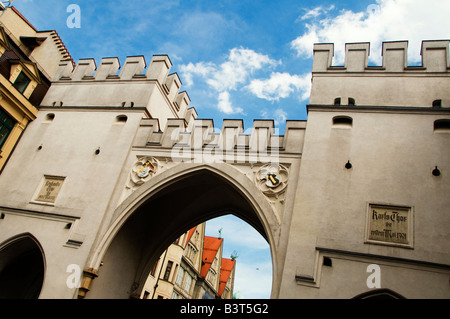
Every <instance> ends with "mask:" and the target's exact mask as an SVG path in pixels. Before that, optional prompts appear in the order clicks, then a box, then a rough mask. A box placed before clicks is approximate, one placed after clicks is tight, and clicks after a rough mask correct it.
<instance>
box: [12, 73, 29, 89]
mask: <svg viewBox="0 0 450 319" xmlns="http://www.w3.org/2000/svg"><path fill="white" fill-rule="evenodd" d="M30 82H31V80H30V79H29V78H28V76H26V75H25V73H23V72H20V73H19V75H18V76H17V78H16V80H15V81H14V87H15V88H16V89H17V90H18V91H19V92H20V93H23V92H25V90H26V88H27V86H28V84H30Z"/></svg>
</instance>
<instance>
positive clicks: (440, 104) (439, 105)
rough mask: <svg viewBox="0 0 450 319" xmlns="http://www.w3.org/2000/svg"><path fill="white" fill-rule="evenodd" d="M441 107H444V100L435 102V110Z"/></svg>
mask: <svg viewBox="0 0 450 319" xmlns="http://www.w3.org/2000/svg"><path fill="white" fill-rule="evenodd" d="M441 106H442V100H434V101H433V107H434V108H440V107H441Z"/></svg>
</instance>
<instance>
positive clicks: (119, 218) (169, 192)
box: [87, 163, 280, 297]
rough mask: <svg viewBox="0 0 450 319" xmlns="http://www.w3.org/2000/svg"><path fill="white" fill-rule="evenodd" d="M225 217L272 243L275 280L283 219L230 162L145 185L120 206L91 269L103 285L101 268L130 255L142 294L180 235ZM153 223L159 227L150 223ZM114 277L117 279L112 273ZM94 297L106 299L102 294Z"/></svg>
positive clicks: (186, 168) (167, 174)
mask: <svg viewBox="0 0 450 319" xmlns="http://www.w3.org/2000/svg"><path fill="white" fill-rule="evenodd" d="M226 214H233V215H236V216H237V217H239V218H241V219H243V220H244V221H246V222H247V223H249V224H250V225H251V226H253V227H254V228H255V229H256V230H257V231H259V232H260V233H261V234H262V236H263V237H264V238H265V239H266V240H267V242H268V243H269V246H270V250H271V255H272V268H273V274H274V275H273V278H272V279H273V282H275V276H276V274H277V265H276V257H275V256H276V245H277V239H278V237H279V231H280V221H279V218H278V216H277V215H276V213H275V212H274V211H273V210H272V207H271V206H270V204H269V202H268V201H267V200H266V198H265V195H264V194H263V193H262V192H261V191H260V190H259V189H258V188H257V187H256V185H255V184H254V183H253V181H252V180H251V179H250V178H248V177H247V176H245V174H243V173H242V172H241V171H239V170H238V169H237V168H235V167H233V166H231V165H229V164H226V163H212V164H192V163H180V164H179V165H177V166H175V167H174V168H172V169H170V170H167V171H164V172H162V173H160V174H159V175H156V176H154V177H153V178H152V179H151V180H149V181H148V182H147V183H145V184H143V185H142V186H140V188H139V189H138V190H136V191H135V192H134V193H133V194H131V195H130V196H129V197H128V198H127V199H125V200H124V202H123V203H122V204H120V205H119V206H118V207H117V208H116V210H115V212H114V214H113V218H112V222H111V224H110V226H109V228H108V229H107V231H106V232H105V233H104V235H103V236H102V239H101V241H100V242H99V244H98V246H97V248H96V249H95V251H94V254H93V255H92V256H93V257H92V259H91V261H90V264H88V266H87V267H88V268H90V269H94V270H95V271H97V270H98V273H99V278H97V279H96V282H97V281H102V278H101V277H102V276H103V275H102V273H101V272H103V273H104V274H105V273H107V271H106V270H104V268H106V267H105V266H103V267H102V268H101V269H99V268H100V264H102V262H104V264H105V265H106V264H107V262H110V263H111V262H112V261H113V260H114V259H113V257H112V256H113V255H114V254H115V257H114V258H119V256H124V254H128V255H127V256H128V257H127V258H128V259H127V265H125V264H124V265H123V268H127V267H131V268H133V271H135V274H134V278H133V284H132V285H133V286H134V287H133V289H132V290H135V291H139V289H140V288H142V287H141V286H143V284H144V283H145V279H146V277H147V275H148V272H149V271H150V270H151V267H152V266H153V263H154V262H155V261H156V258H157V257H159V256H160V254H161V253H162V252H163V251H164V249H166V248H167V247H168V246H169V244H170V243H171V242H172V241H173V240H174V239H175V237H176V236H177V235H179V234H180V233H183V232H185V231H187V230H189V229H190V228H191V227H193V226H196V225H198V224H200V223H201V222H204V221H206V220H209V219H211V218H214V217H219V216H222V215H226ZM152 222H153V223H154V224H155V225H151V224H152ZM144 225H145V226H144ZM127 232H128V233H127ZM132 237H133V238H132ZM172 237H173V238H172ZM143 242H144V243H145V244H143ZM144 245H145V248H146V249H147V250H148V253H147V252H144V253H141V254H140V256H139V260H135V261H134V263H133V261H132V259H133V258H134V257H133V256H134V255H133V254H137V253H138V252H137V251H138V250H139V249H141V250H142V249H143V247H144ZM138 246H139V247H138ZM141 246H142V247H141ZM126 247H127V248H126ZM133 249H135V250H136V251H135V252H134V253H132V252H131V250H133ZM120 250H122V252H120ZM108 252H109V253H108ZM105 259H108V260H107V261H105ZM121 259H122V260H124V258H121ZM137 264H139V265H138V266H136V265H137ZM136 267H137V268H136ZM109 275H110V276H112V275H113V271H112V270H111V271H110V274H109ZM128 280H131V279H128ZM94 286H95V282H94ZM127 288H129V287H127ZM272 289H273V287H272ZM128 290H129V289H128ZM93 291H95V287H94V288H93ZM91 295H93V296H95V297H100V296H101V294H97V293H93V294H91Z"/></svg>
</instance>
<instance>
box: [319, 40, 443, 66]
mask: <svg viewBox="0 0 450 319" xmlns="http://www.w3.org/2000/svg"><path fill="white" fill-rule="evenodd" d="M449 43H450V40H429V41H422V47H421V52H420V54H421V56H422V66H408V58H407V55H408V41H390V42H383V44H382V52H381V56H382V61H383V62H382V65H381V66H369V63H368V61H369V53H370V43H369V42H360V43H346V44H345V62H344V66H333V65H332V59H333V56H334V44H333V43H316V44H314V62H313V72H341V71H346V72H411V71H414V72H424V73H430V72H447V73H448V72H450V58H449Z"/></svg>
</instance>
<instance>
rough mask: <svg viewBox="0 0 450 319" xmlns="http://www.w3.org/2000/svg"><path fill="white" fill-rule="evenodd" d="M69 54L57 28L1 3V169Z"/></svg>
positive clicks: (34, 116) (34, 115)
mask: <svg viewBox="0 0 450 319" xmlns="http://www.w3.org/2000/svg"><path fill="white" fill-rule="evenodd" d="M64 59H69V60H71V58H70V55H69V54H68V52H67V50H66V49H65V46H64V44H63V43H62V41H61V39H60V38H59V36H58V34H57V33H56V32H55V31H38V30H36V29H35V28H34V27H33V26H32V25H31V24H30V23H29V22H28V21H27V20H26V19H25V18H24V17H23V16H22V15H21V14H20V13H19V12H18V11H17V10H16V9H15V8H14V7H10V8H4V7H2V6H0V170H2V169H3V166H4V165H5V163H6V162H7V160H8V158H9V156H10V155H11V152H12V151H13V150H14V147H15V145H16V144H17V142H18V140H19V138H20V136H21V135H22V132H23V131H24V130H25V128H26V127H27V124H28V122H29V121H32V120H34V119H35V118H36V114H37V112H38V109H37V106H38V105H39V104H40V102H41V101H42V99H43V97H44V95H45V93H47V91H48V88H49V87H50V84H51V82H50V81H51V79H52V76H53V75H54V74H55V72H56V70H57V68H58V65H59V62H60V60H64Z"/></svg>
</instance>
